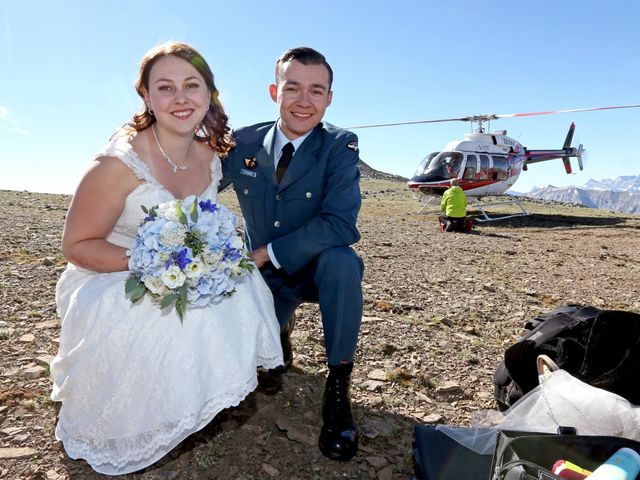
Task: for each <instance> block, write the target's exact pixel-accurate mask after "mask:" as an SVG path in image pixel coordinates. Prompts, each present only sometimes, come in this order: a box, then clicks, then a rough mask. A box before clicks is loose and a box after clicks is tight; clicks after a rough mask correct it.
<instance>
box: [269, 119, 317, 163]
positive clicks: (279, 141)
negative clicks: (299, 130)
mask: <svg viewBox="0 0 640 480" xmlns="http://www.w3.org/2000/svg"><path fill="white" fill-rule="evenodd" d="M312 131H313V129H311V130H309V131H308V132H307V133H305V134H304V135H301V136H299V137H298V138H294V139H293V140H289V139H288V138H287V137H286V136H285V134H284V133H282V130H280V120H278V128H276V139H275V143H274V145H273V152H274V157H275V164H276V167H277V166H278V160H279V159H280V155H281V153H282V147H284V146H285V145H286V144H287V143H289V142H291V143H292V144H293V148H294V155H295V152H297V151H298V147H299V146H300V145H302V142H304V141H305V139H306V138H307V137H308V136H309V134H310V133H311V132H312Z"/></svg>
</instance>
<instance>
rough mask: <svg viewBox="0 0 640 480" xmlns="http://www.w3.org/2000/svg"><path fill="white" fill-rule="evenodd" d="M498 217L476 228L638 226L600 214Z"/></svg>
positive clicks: (481, 223) (621, 218)
mask: <svg viewBox="0 0 640 480" xmlns="http://www.w3.org/2000/svg"><path fill="white" fill-rule="evenodd" d="M499 216H500V215H496V218H498V219H497V220H496V221H492V222H478V221H476V222H475V226H476V228H482V227H485V226H495V227H504V228H508V227H529V228H562V227H565V228H576V227H612V226H627V227H628V228H638V227H637V226H635V227H634V226H631V225H626V224H627V221H628V219H627V218H625V217H599V216H582V215H580V216H578V215H558V214H541V213H534V214H531V215H528V216H522V217H512V218H505V219H502V220H500V219H499Z"/></svg>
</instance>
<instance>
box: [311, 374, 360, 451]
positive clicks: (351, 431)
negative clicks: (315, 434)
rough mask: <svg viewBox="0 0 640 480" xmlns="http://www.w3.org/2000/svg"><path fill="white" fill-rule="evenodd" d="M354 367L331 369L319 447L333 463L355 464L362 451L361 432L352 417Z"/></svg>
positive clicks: (324, 401)
mask: <svg viewBox="0 0 640 480" xmlns="http://www.w3.org/2000/svg"><path fill="white" fill-rule="evenodd" d="M352 369H353V363H348V364H345V363H342V364H340V365H329V376H328V377H327V384H326V386H325V389H324V398H323V405H322V420H323V425H322V430H320V439H319V441H318V446H319V447H320V451H321V452H322V453H323V454H324V456H325V457H329V458H330V459H332V460H342V461H346V460H351V459H352V458H353V457H354V456H355V454H356V452H357V451H358V429H357V427H356V425H355V423H354V422H353V416H352V415H351V398H350V396H349V384H350V379H351V370H352Z"/></svg>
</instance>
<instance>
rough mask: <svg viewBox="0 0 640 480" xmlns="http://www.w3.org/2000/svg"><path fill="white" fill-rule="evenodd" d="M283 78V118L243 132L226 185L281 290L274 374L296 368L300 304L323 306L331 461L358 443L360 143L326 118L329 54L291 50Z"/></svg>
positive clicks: (226, 167)
mask: <svg viewBox="0 0 640 480" xmlns="http://www.w3.org/2000/svg"><path fill="white" fill-rule="evenodd" d="M275 77H276V83H275V84H272V85H269V94H270V95H271V98H272V99H273V101H274V102H276V104H277V105H278V111H279V114H280V118H279V119H278V120H277V121H275V122H267V123H261V124H257V125H253V126H250V127H245V128H241V129H239V130H237V131H236V132H235V135H236V141H237V146H236V148H235V149H234V150H233V151H232V153H231V154H230V155H229V156H228V157H227V158H226V159H225V160H224V161H223V162H222V165H223V180H222V183H221V186H220V188H224V187H225V186H227V185H228V184H229V183H233V186H234V190H235V192H236V194H237V196H238V200H239V202H240V207H241V209H242V215H243V217H244V222H245V234H246V240H247V242H248V244H249V248H250V249H251V255H252V257H253V259H254V260H255V262H256V265H257V266H258V267H259V268H260V271H261V273H262V276H263V277H264V279H265V281H266V282H267V284H268V285H269V288H270V289H271V291H272V292H273V296H274V301H275V309H276V315H277V317H278V321H279V322H280V327H281V340H282V349H283V354H284V360H285V365H284V368H281V369H280V370H279V371H270V372H269V373H270V375H276V374H280V373H282V372H284V370H286V369H287V368H288V367H289V366H290V365H291V362H292V359H293V355H292V352H291V341H290V338H289V335H290V333H291V329H292V328H293V318H294V312H295V309H296V307H297V306H298V305H300V304H301V303H303V302H315V303H319V304H320V311H321V313H322V324H323V329H324V342H325V349H326V352H327V358H328V363H329V375H328V377H327V382H326V386H325V391H324V397H323V407H322V418H323V426H322V430H321V433H320V439H319V447H320V450H321V451H322V453H323V454H324V455H325V456H327V457H329V458H332V459H334V460H349V459H351V458H352V457H353V456H354V455H355V454H356V452H357V449H358V432H357V428H356V426H355V423H354V421H353V417H352V414H351V402H350V396H349V384H350V377H351V370H352V368H353V357H354V353H355V349H356V344H357V341H358V330H359V328H360V321H361V317H362V286H361V280H362V273H363V269H364V265H363V262H362V260H361V259H360V257H358V255H356V253H355V252H354V251H353V250H352V249H351V247H350V245H351V244H353V243H355V242H357V241H358V240H359V239H360V234H359V232H358V230H357V228H356V218H357V216H358V211H359V210H360V202H361V197H360V186H359V179H360V173H359V170H358V160H359V156H358V139H357V137H356V136H355V135H354V134H353V133H351V132H348V131H346V130H341V129H339V128H337V127H334V126H333V125H330V124H328V123H325V122H322V118H323V116H324V113H325V110H326V108H327V107H328V106H329V105H330V104H331V100H332V97H333V92H332V91H331V84H332V81H333V71H332V69H331V67H330V66H329V64H328V63H327V61H326V59H325V57H324V56H323V55H322V54H320V53H319V52H317V51H315V50H313V49H311V48H306V47H300V48H293V49H291V50H288V51H286V52H285V53H283V54H282V56H281V57H280V58H279V59H278V61H277V62H276V69H275Z"/></svg>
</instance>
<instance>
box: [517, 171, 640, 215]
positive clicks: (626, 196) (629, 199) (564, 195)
mask: <svg viewBox="0 0 640 480" xmlns="http://www.w3.org/2000/svg"><path fill="white" fill-rule="evenodd" d="M524 196H526V197H530V198H538V199H543V200H551V201H554V202H563V203H574V204H579V205H584V206H585V207H590V208H601V209H605V210H613V211H617V212H624V213H635V214H640V175H637V176H622V177H618V178H616V179H615V180H610V179H607V180H593V179H591V180H589V181H588V182H587V183H585V184H584V185H583V186H581V187H575V186H574V187H554V186H553V185H548V186H546V187H543V188H535V189H533V190H531V191H530V192H529V193H525V194H524Z"/></svg>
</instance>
